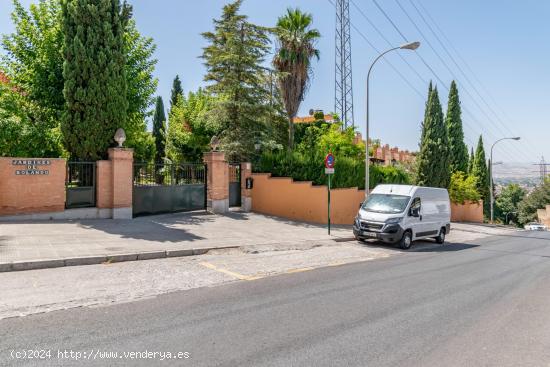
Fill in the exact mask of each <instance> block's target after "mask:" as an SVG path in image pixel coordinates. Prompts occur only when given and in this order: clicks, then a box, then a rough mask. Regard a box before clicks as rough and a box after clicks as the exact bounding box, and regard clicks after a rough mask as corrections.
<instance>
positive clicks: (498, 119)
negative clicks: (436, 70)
mask: <svg viewBox="0 0 550 367" xmlns="http://www.w3.org/2000/svg"><path fill="white" fill-rule="evenodd" d="M409 2H410V3H411V5H412V6H413V7H414V8H415V10H416V12H417V13H418V14H419V15H420V16H421V18H422V20H423V21H424V23H425V24H426V25H427V26H428V28H429V29H430V31H431V32H432V34H433V35H434V36H435V37H436V39H437V40H438V42H439V44H440V45H441V46H442V47H443V49H444V50H445V52H446V53H447V55H448V56H449V57H450V58H451V60H452V61H453V63H454V64H455V65H456V67H457V68H458V70H459V71H460V72H461V73H462V75H463V76H464V77H465V79H466V81H468V83H469V84H470V85H471V86H472V88H473V89H474V91H475V92H476V94H477V95H478V96H479V97H480V99H481V100H482V101H483V103H485V105H486V106H487V108H489V110H490V111H491V113H492V114H493V115H494V116H495V117H496V119H497V121H498V122H499V123H500V124H501V125H502V126H503V127H504V128H505V129H506V130H507V131H508V132H509V133H510V134H512V135H517V134H515V133H514V132H513V131H512V130H510V128H509V127H508V125H506V124H505V123H504V122H503V121H502V119H501V118H500V116H499V115H498V114H497V113H496V112H495V110H494V109H493V108H492V107H491V106H490V105H489V103H488V102H487V101H486V99H485V98H484V97H483V96H482V94H481V93H480V92H479V90H478V89H477V88H476V87H475V86H474V83H473V82H472V81H471V80H470V78H468V76H467V75H466V73H465V72H464V70H463V69H462V68H461V67H460V65H459V64H458V63H457V62H456V60H455V59H454V57H453V56H452V55H451V53H450V52H449V51H448V49H447V47H446V46H445V43H444V42H442V41H441V39H440V38H439V37H438V35H437V33H436V32H435V31H434V30H433V28H432V27H431V26H430V25H429V23H428V22H427V21H426V19H425V18H424V16H423V14H426V16H427V17H428V18H429V19H430V20H431V22H432V23H433V24H434V26H435V27H436V28H437V30H438V32H439V33H440V34H441V36H442V37H443V38H444V39H445V41H446V43H447V44H448V45H449V46H450V47H451V48H452V49H453V51H454V52H455V54H456V55H457V56H458V58H459V59H460V60H461V62H462V63H463V64H464V66H465V67H466V68H467V69H468V70H469V72H470V74H471V75H472V76H473V78H474V79H475V80H476V81H477V83H478V84H479V86H480V87H481V88H482V89H484V92H485V94H487V95H488V96H489V98H490V99H491V100H492V102H493V103H494V104H495V106H496V107H497V108H499V109H500V110H501V112H503V110H502V108H501V107H500V106H499V105H498V103H497V102H496V101H495V99H494V97H493V96H492V95H491V94H490V93H489V91H488V90H487V88H485V87H484V85H483V83H481V81H480V80H479V78H478V77H477V76H476V74H475V73H474V71H473V70H472V68H471V67H470V66H469V65H468V63H467V62H466V60H464V58H462V56H461V55H460V53H459V52H458V51H457V49H456V48H455V47H454V46H453V43H452V42H451V41H450V40H449V38H448V37H447V36H446V35H445V32H443V30H442V29H441V27H439V25H438V24H437V22H436V21H435V20H434V19H433V17H432V16H431V15H430V13H429V12H428V10H427V9H426V8H425V7H424V5H422V3H421V2H419V3H418V5H420V7H421V8H422V10H423V11H422V12H421V11H420V10H419V9H418V7H417V6H416V4H415V3H414V2H413V0H409ZM503 114H504V115H506V113H503ZM505 117H507V116H505ZM508 119H509V118H508ZM524 140H526V139H524ZM527 143H529V141H527ZM526 145H527V148H528V149H530V151H531V153H535V155H536V152H535V151H534V150H533V148H532V146H531V144H526Z"/></svg>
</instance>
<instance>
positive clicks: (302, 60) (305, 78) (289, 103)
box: [273, 8, 321, 149]
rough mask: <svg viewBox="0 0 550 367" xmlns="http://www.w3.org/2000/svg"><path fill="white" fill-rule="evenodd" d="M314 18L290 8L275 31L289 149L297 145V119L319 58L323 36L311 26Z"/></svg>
mask: <svg viewBox="0 0 550 367" xmlns="http://www.w3.org/2000/svg"><path fill="white" fill-rule="evenodd" d="M312 21H313V17H312V16H311V14H308V13H303V12H302V11H300V10H299V9H291V8H288V9H287V12H286V14H285V15H284V16H281V17H279V19H278V20H277V25H276V27H275V29H274V33H275V35H276V37H277V42H278V47H277V50H276V53H275V57H274V58H273V66H274V67H275V69H276V70H277V71H278V72H279V73H278V83H279V90H280V93H281V97H282V100H283V102H284V105H285V109H286V112H287V114H288V148H289V149H293V147H294V123H293V119H294V117H296V114H297V113H298V109H299V108H300V103H301V102H302V101H303V100H304V97H305V94H306V91H307V88H308V86H309V81H310V76H311V74H312V68H311V59H312V58H314V57H315V58H317V59H319V50H317V49H316V48H315V43H316V42H317V40H318V39H319V38H320V37H321V34H320V33H319V31H318V30H317V29H311V28H310V26H311V23H312Z"/></svg>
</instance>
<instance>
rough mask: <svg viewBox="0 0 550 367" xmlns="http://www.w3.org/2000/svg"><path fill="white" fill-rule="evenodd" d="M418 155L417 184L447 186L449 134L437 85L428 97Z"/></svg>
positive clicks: (448, 175)
mask: <svg viewBox="0 0 550 367" xmlns="http://www.w3.org/2000/svg"><path fill="white" fill-rule="evenodd" d="M425 116H426V117H425V120H424V122H423V124H422V140H421V142H420V152H419V154H418V157H417V176H416V177H417V184H418V185H420V186H431V187H443V188H447V187H448V186H449V181H450V172H449V164H448V156H449V151H448V145H449V141H448V136H447V128H446V126H445V122H444V120H443V111H442V109H441V103H440V102H439V95H438V93H437V87H436V88H434V89H433V90H432V91H431V93H430V96H429V98H428V105H427V111H426V113H425Z"/></svg>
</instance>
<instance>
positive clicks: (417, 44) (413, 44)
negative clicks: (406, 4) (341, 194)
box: [365, 42, 420, 198]
mask: <svg viewBox="0 0 550 367" xmlns="http://www.w3.org/2000/svg"><path fill="white" fill-rule="evenodd" d="M418 47H420V42H410V43H405V44H404V45H401V46H398V47H394V48H390V49H389V50H386V51H384V52H382V53H381V54H380V55H378V57H377V58H376V59H374V61H373V62H372V64H371V65H370V67H369V72H368V73H367V127H366V130H367V131H366V132H367V134H366V142H365V158H366V159H365V198H367V197H368V196H369V164H370V154H369V110H370V109H369V90H370V88H369V79H370V73H371V71H372V67H373V66H374V64H376V62H377V61H378V60H380V58H382V56H384V55H385V54H387V53H388V52H391V51H395V50H412V51H414V50H416V49H417V48H418Z"/></svg>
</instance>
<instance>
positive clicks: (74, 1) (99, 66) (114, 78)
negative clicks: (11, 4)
mask: <svg viewBox="0 0 550 367" xmlns="http://www.w3.org/2000/svg"><path fill="white" fill-rule="evenodd" d="M62 9H63V33H64V42H65V44H64V55H63V56H64V64H63V78H64V80H65V87H64V89H63V95H64V96H65V100H66V102H67V111H66V114H65V118H64V119H63V121H62V125H61V127H62V131H63V137H64V140H65V144H66V146H67V150H68V151H69V152H70V153H71V155H72V156H73V157H75V158H80V159H92V160H96V159H100V158H102V157H105V155H106V151H107V147H108V146H109V145H110V143H111V142H112V140H113V135H114V132H115V130H116V129H117V128H118V127H121V126H124V124H125V122H126V116H127V114H126V113H127V109H128V100H127V98H126V92H127V83H126V75H125V74H126V70H125V65H126V55H125V53H124V29H125V27H126V24H127V22H128V20H129V19H130V12H131V9H130V8H129V6H127V5H126V3H125V4H124V5H123V6H121V4H120V0H106V1H102V2H99V3H97V2H96V1H93V0H64V1H63V2H62Z"/></svg>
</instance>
